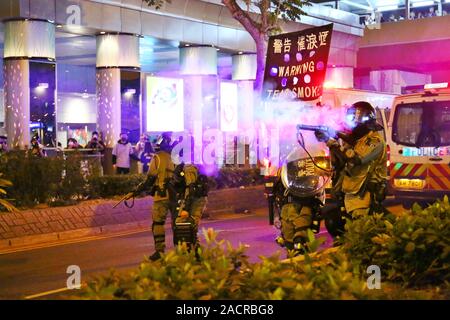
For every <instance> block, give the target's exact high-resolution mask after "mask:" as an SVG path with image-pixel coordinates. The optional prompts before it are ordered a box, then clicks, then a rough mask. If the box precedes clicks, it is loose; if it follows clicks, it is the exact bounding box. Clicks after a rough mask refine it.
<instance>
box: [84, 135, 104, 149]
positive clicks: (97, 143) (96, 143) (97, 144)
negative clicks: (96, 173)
mask: <svg viewBox="0 0 450 320" xmlns="http://www.w3.org/2000/svg"><path fill="white" fill-rule="evenodd" d="M85 148H86V149H94V150H96V151H98V152H100V153H103V152H104V151H105V143H104V142H103V141H102V140H100V138H99V136H98V132H97V131H94V132H92V138H91V140H90V141H89V142H88V144H87V145H86V147H85Z"/></svg>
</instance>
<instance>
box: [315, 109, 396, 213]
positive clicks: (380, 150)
mask: <svg viewBox="0 0 450 320" xmlns="http://www.w3.org/2000/svg"><path fill="white" fill-rule="evenodd" d="M346 120H347V121H346V122H347V124H348V125H349V127H350V128H351V131H350V133H349V134H348V135H346V134H340V135H339V138H340V139H337V138H334V137H330V136H329V135H328V134H327V133H326V132H323V131H316V132H315V134H316V137H317V139H318V140H319V141H324V142H326V143H327V145H328V147H329V148H330V152H331V154H332V158H333V159H334V163H333V165H334V166H335V167H339V166H340V167H341V170H340V173H339V174H338V175H335V176H334V178H335V181H333V189H334V190H333V193H334V194H337V195H339V194H340V195H341V196H342V199H343V204H344V208H345V212H346V214H348V215H349V217H351V218H357V217H360V216H362V215H366V214H369V213H373V212H382V211H383V207H382V204H381V203H382V201H383V200H384V198H385V192H386V177H387V168H386V160H387V154H386V143H385V141H384V138H383V135H382V133H381V131H382V130H383V127H382V126H381V125H380V124H378V123H377V121H376V115H375V109H374V108H373V107H372V106H371V105H370V103H368V102H365V101H359V102H356V103H354V104H353V105H352V106H351V107H350V108H349V109H348V110H347V119H346ZM339 162H341V164H339Z"/></svg>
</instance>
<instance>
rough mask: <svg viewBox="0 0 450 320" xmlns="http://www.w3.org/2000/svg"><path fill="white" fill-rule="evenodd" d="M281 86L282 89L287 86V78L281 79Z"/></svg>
mask: <svg viewBox="0 0 450 320" xmlns="http://www.w3.org/2000/svg"><path fill="white" fill-rule="evenodd" d="M281 85H282V86H283V87H286V85H287V78H283V79H282V80H281Z"/></svg>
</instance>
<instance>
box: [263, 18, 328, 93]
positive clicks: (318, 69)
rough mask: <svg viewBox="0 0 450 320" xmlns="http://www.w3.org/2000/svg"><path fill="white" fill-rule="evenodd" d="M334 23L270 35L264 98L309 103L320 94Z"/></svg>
mask: <svg viewBox="0 0 450 320" xmlns="http://www.w3.org/2000/svg"><path fill="white" fill-rule="evenodd" d="M332 30H333V24H329V25H326V26H322V27H317V28H311V29H306V30H303V31H299V32H291V33H285V34H280V35H276V36H272V37H270V38H269V43H268V49H267V60H266V69H265V73H264V86H263V89H264V90H263V99H265V100H275V101H276V100H278V99H280V98H282V99H283V98H285V99H286V98H288V99H292V98H294V99H299V100H303V101H310V100H315V99H317V98H319V97H320V96H321V95H322V86H323V82H324V80H325V72H326V69H327V63H328V53H329V51H330V43H331V33H332Z"/></svg>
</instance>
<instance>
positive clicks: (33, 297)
mask: <svg viewBox="0 0 450 320" xmlns="http://www.w3.org/2000/svg"><path fill="white" fill-rule="evenodd" d="M69 290H76V289H69V288H61V289H56V290H50V291H45V292H41V293H36V294H33V295H31V296H26V297H24V299H25V300H32V299H36V298H41V297H45V296H49V295H52V294H55V293H61V292H65V291H69Z"/></svg>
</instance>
